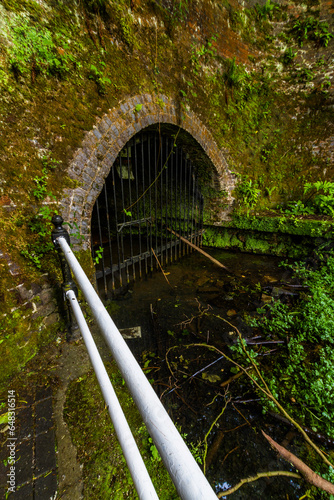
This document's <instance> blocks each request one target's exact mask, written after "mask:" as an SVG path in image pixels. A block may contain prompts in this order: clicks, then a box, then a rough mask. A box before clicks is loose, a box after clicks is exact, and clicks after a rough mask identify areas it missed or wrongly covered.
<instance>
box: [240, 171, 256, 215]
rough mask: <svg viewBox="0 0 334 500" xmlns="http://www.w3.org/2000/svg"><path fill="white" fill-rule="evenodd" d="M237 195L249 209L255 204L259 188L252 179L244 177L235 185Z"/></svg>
mask: <svg viewBox="0 0 334 500" xmlns="http://www.w3.org/2000/svg"><path fill="white" fill-rule="evenodd" d="M237 193H238V197H239V198H240V199H241V200H242V202H243V203H244V204H245V205H246V207H247V209H248V210H251V209H253V208H254V206H255V205H256V203H257V201H258V198H259V195H260V190H259V189H258V188H257V185H256V183H255V182H254V181H252V179H248V178H245V179H243V180H242V181H241V183H240V184H239V185H238V187H237Z"/></svg>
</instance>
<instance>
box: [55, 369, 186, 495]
mask: <svg viewBox="0 0 334 500" xmlns="http://www.w3.org/2000/svg"><path fill="white" fill-rule="evenodd" d="M107 370H108V373H109V376H110V379H111V381H112V384H113V386H114V389H115V391H116V393H117V397H118V398H119V401H120V404H121V406H122V408H123V411H124V413H125V416H126V418H127V421H128V423H129V426H130V428H131V430H132V432H133V434H134V437H135V439H136V441H137V443H138V446H139V448H140V451H141V453H142V456H143V458H144V461H145V464H146V467H147V469H148V472H149V474H150V476H151V478H152V482H153V484H154V487H155V489H156V491H157V494H158V496H159V498H161V499H164V500H176V499H177V498H178V495H177V494H176V492H175V487H174V485H173V483H172V481H171V479H170V478H169V476H168V473H167V472H166V469H165V468H164V466H163V464H162V462H161V461H160V460H158V459H157V458H154V455H152V452H151V450H150V446H151V444H150V442H149V435H148V433H147V431H146V430H145V427H144V426H143V424H142V419H141V417H140V415H139V413H138V411H137V409H136V407H135V405H134V403H133V401H132V398H131V397H130V395H129V393H128V391H127V389H126V388H125V387H124V385H123V380H122V378H121V377H120V375H119V374H118V370H117V367H116V365H115V364H114V363H107ZM64 418H65V420H66V422H67V424H68V426H69V430H70V433H71V436H72V440H73V442H74V444H75V445H76V446H77V454H78V460H79V462H80V463H81V464H83V478H84V498H85V499H89V498H113V499H115V500H116V499H117V500H122V499H123V498H131V499H132V498H135V497H136V492H135V489H134V485H133V482H132V479H131V477H130V474H129V471H128V469H127V466H126V463H125V459H124V457H123V454H122V452H121V449H120V446H119V444H118V442H117V438H116V436H115V433H114V429H113V426H112V424H111V422H110V416H109V413H108V411H107V409H106V407H105V403H104V401H103V398H102V395H101V392H100V388H99V386H98V384H97V381H96V377H95V375H94V374H93V373H91V372H90V373H88V374H87V375H85V376H84V377H80V379H78V380H75V381H74V382H73V383H72V384H71V385H70V386H69V389H68V392H67V398H66V403H65V412H64ZM78 423H79V425H78Z"/></svg>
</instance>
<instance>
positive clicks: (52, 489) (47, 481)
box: [34, 471, 57, 500]
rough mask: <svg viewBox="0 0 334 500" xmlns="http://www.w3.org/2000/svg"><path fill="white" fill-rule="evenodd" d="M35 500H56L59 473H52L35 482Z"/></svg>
mask: <svg viewBox="0 0 334 500" xmlns="http://www.w3.org/2000/svg"><path fill="white" fill-rule="evenodd" d="M34 493H35V496H34V500H46V499H49V498H56V493H57V473H56V471H53V472H51V473H50V474H47V475H45V476H41V477H38V478H37V479H36V481H35V492H34Z"/></svg>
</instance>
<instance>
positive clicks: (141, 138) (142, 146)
mask: <svg viewBox="0 0 334 500" xmlns="http://www.w3.org/2000/svg"><path fill="white" fill-rule="evenodd" d="M140 140H141V168H142V178H143V193H144V198H143V212H144V213H143V218H144V219H146V192H145V190H146V187H145V173H146V172H145V170H146V168H145V161H144V134H143V133H142V134H141V136H140ZM145 229H146V252H148V251H149V247H148V243H149V241H148V225H147V220H146V221H145ZM145 276H147V254H145Z"/></svg>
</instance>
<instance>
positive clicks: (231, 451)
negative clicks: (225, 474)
mask: <svg viewBox="0 0 334 500" xmlns="http://www.w3.org/2000/svg"><path fill="white" fill-rule="evenodd" d="M243 425H245V424H243ZM238 448H239V445H238V446H236V447H235V448H233V450H230V451H229V452H228V453H227V455H225V457H224V458H223V460H222V461H221V463H220V465H221V466H222V465H223V463H224V462H225V460H226V459H227V457H228V456H229V455H231V453H233V452H234V451H236V450H237V449H238Z"/></svg>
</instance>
